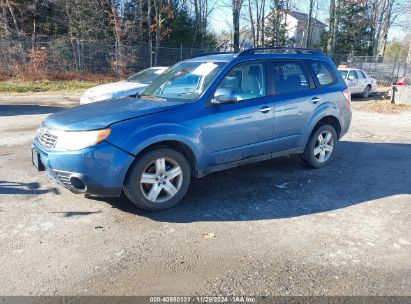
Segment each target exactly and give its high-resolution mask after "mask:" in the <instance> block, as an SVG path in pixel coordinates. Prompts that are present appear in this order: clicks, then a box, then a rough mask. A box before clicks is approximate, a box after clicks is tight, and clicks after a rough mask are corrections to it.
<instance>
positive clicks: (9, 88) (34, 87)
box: [0, 80, 100, 94]
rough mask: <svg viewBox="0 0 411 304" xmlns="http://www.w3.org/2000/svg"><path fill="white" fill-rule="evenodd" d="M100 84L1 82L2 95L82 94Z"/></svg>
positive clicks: (58, 81)
mask: <svg viewBox="0 0 411 304" xmlns="http://www.w3.org/2000/svg"><path fill="white" fill-rule="evenodd" d="M98 84H100V83H99V82H94V81H79V80H44V81H25V82H19V81H0V94H5V93H11V94H15V93H36V92H59V91H64V92H73V93H74V92H81V91H84V90H85V89H88V88H91V87H94V86H96V85H98Z"/></svg>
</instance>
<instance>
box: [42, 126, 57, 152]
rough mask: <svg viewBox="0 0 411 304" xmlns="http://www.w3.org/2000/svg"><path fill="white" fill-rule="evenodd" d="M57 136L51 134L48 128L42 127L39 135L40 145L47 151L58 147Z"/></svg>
mask: <svg viewBox="0 0 411 304" xmlns="http://www.w3.org/2000/svg"><path fill="white" fill-rule="evenodd" d="M57 138H58V136H57V135H54V134H52V133H51V131H50V130H49V129H47V128H46V127H44V126H43V127H41V128H40V129H39V131H38V133H37V139H38V141H39V143H40V144H41V145H42V146H43V147H44V148H46V149H52V148H54V146H55V145H56V142H57Z"/></svg>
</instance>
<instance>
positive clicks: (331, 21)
mask: <svg viewBox="0 0 411 304" xmlns="http://www.w3.org/2000/svg"><path fill="white" fill-rule="evenodd" d="M329 13H330V17H329V19H328V39H327V53H328V54H334V52H335V49H334V48H335V36H334V22H335V15H336V11H335V0H330V10H329Z"/></svg>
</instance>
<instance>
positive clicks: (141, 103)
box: [43, 97, 184, 131]
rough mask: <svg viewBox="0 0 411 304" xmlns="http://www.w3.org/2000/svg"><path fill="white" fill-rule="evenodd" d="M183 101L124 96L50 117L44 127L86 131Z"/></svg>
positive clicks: (153, 111) (151, 112) (173, 106)
mask: <svg viewBox="0 0 411 304" xmlns="http://www.w3.org/2000/svg"><path fill="white" fill-rule="evenodd" d="M182 105H184V103H181V102H168V101H167V102H165V101H151V100H143V99H137V98H133V97H125V98H120V99H116V100H113V99H110V100H106V101H101V102H97V103H91V104H87V105H84V106H78V107H74V108H71V109H67V110H63V111H60V112H57V113H55V114H52V115H50V116H49V117H47V118H46V119H45V120H44V122H43V123H44V124H45V125H46V126H47V127H48V128H50V129H57V130H67V131H86V130H96V129H102V128H105V127H107V126H109V125H111V124H113V123H116V122H119V121H122V120H127V119H131V118H136V117H139V116H144V115H149V114H153V113H157V112H163V111H168V110H171V109H173V108H177V107H181V106H182Z"/></svg>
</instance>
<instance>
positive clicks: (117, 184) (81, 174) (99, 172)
mask: <svg viewBox="0 0 411 304" xmlns="http://www.w3.org/2000/svg"><path fill="white" fill-rule="evenodd" d="M32 149H33V150H35V151H36V152H37V153H39V154H40V161H41V163H42V164H43V165H44V167H45V171H46V173H47V174H48V175H49V176H50V177H51V178H52V179H53V180H54V181H56V182H57V183H58V184H60V185H61V186H63V187H65V188H66V189H68V190H70V191H72V192H74V193H86V194H91V195H96V196H105V197H116V196H120V194H121V189H122V187H123V182H124V179H125V176H126V174H127V170H128V168H129V167H130V165H131V164H132V162H133V161H134V157H133V156H132V155H130V154H128V153H126V152H124V151H122V150H120V149H118V148H117V147H115V146H113V145H111V144H110V143H108V142H101V143H99V144H98V145H96V146H93V147H90V148H86V149H82V150H78V151H52V150H45V149H44V148H42V147H41V145H40V144H39V142H38V141H37V139H34V141H33V144H32Z"/></svg>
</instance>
